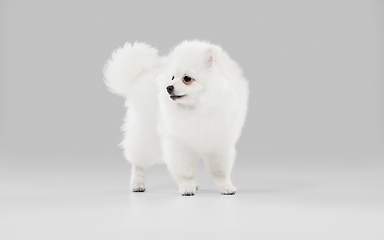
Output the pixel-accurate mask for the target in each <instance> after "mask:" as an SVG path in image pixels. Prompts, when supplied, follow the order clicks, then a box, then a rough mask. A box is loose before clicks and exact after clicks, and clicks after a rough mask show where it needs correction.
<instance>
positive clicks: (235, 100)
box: [103, 40, 249, 196]
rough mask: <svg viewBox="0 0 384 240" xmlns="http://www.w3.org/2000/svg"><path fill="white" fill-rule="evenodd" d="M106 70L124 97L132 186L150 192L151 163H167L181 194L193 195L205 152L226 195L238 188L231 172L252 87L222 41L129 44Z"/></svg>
mask: <svg viewBox="0 0 384 240" xmlns="http://www.w3.org/2000/svg"><path fill="white" fill-rule="evenodd" d="M103 72H104V80H105V83H106V85H107V86H108V88H109V90H110V91H112V92H113V93H115V94H118V95H121V96H123V97H124V98H125V99H126V101H125V106H126V107H127V108H128V111H127V115H126V118H125V122H124V126H123V131H124V139H123V141H122V143H121V146H122V148H123V149H124V156H125V157H126V159H127V160H128V161H129V162H131V163H132V176H131V184H130V185H131V190H132V191H134V192H143V191H145V184H144V173H145V170H146V169H147V168H148V167H150V166H152V165H154V164H156V163H161V162H165V163H166V164H167V167H168V170H169V172H170V173H171V175H172V177H173V178H174V179H175V181H176V182H177V184H178V186H179V191H180V193H181V195H183V196H193V195H194V194H195V192H196V190H197V189H198V187H199V186H198V184H197V182H196V180H195V171H196V163H197V161H198V159H199V158H203V159H204V161H205V164H206V167H207V168H208V170H209V173H210V174H211V175H212V178H213V180H214V182H215V184H216V185H217V187H218V188H219V190H220V192H221V194H224V195H233V194H235V193H236V188H235V187H234V186H233V184H232V181H231V178H230V173H231V169H232V166H233V164H234V161H235V155H236V149H235V144H236V142H237V140H238V139H239V137H240V134H241V130H242V128H243V125H244V121H245V117H246V112H247V105H248V92H249V91H248V82H247V80H246V79H245V78H244V76H243V73H242V70H241V69H240V67H239V66H238V64H237V63H236V62H235V61H233V60H232V59H231V58H230V57H229V55H228V54H227V53H226V52H225V51H223V49H222V48H221V47H219V46H217V45H213V44H210V43H208V42H203V41H197V40H194V41H184V42H182V43H181V44H179V45H178V46H176V47H174V48H173V49H172V50H171V52H170V53H169V54H168V56H163V57H160V56H159V55H158V51H157V49H155V48H153V47H151V46H150V45H148V44H145V43H140V42H135V43H134V44H131V43H126V44H125V45H124V46H123V47H121V48H118V49H117V50H115V51H114V52H113V53H112V56H111V58H110V59H109V60H108V61H107V63H106V64H105V67H104V69H103Z"/></svg>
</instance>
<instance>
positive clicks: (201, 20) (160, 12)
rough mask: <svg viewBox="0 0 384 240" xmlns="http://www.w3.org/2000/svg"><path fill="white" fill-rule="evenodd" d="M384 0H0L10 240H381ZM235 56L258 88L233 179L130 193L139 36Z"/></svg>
mask: <svg viewBox="0 0 384 240" xmlns="http://www.w3.org/2000/svg"><path fill="white" fill-rule="evenodd" d="M383 31H384V4H383V2H382V1H316V2H314V1H263V2H261V1H254V2H252V3H251V2H246V1H232V2H223V1H190V2H182V1H174V2H170V1H153V2H146V1H108V2H107V1H103V2H101V1H100V2H97V1H60V2H58V1H0V161H1V162H0V164H1V165H0V239H4V240H8V239H128V238H130V239H147V238H149V237H164V236H166V237H169V238H170V239H173V238H176V237H181V236H182V237H183V238H185V239H189V238H193V237H195V236H199V237H200V238H202V239H206V238H208V237H215V238H232V239H233V237H237V238H239V239H383V238H384V232H383V230H382V223H383V221H384V218H383V217H384V205H383V202H384V201H383V200H384V192H383V190H384V188H383V180H384V177H383V167H384V166H383V165H384V164H383V159H384V151H383V146H384V128H383V127H384V112H383V111H384V99H383V90H384V89H383V87H384V82H383V80H384V70H383V66H384V46H383V43H384V32H383ZM184 39H202V40H209V41H211V42H213V43H217V44H219V45H221V46H222V47H223V48H224V49H225V50H226V51H227V52H228V53H229V54H230V55H231V56H232V58H233V59H235V60H236V61H238V62H239V64H240V65H241V66H242V68H243V70H244V73H245V76H246V77H247V78H248V80H249V82H250V87H251V96H250V105H249V114H248V118H247V122H246V126H245V129H244V131H243V135H242V137H241V140H240V141H239V143H238V157H237V162H236V164H235V167H234V170H233V174H232V178H233V182H234V184H235V186H236V187H237V188H238V193H237V195H236V196H221V195H220V193H219V191H218V190H217V189H216V187H215V186H214V185H213V182H212V180H211V179H210V177H209V175H208V174H207V172H206V170H205V167H204V166H203V164H202V163H201V164H200V165H199V166H198V173H197V180H198V181H199V183H200V186H201V188H200V189H199V190H198V192H197V194H196V195H195V196H194V197H192V198H185V197H184V198H183V197H181V196H179V194H178V191H177V186H176V184H175V183H174V181H173V180H172V179H171V177H170V175H169V174H168V172H167V170H166V167H165V166H164V165H159V166H156V167H153V168H151V169H149V170H148V172H147V179H146V185H147V191H146V192H145V193H131V192H130V191H129V177H130V166H129V164H128V163H127V162H126V161H125V159H124V158H123V155H122V151H121V150H120V149H119V148H118V147H117V145H118V143H119V142H120V140H121V132H120V125H121V124H122V120H123V116H124V112H125V109H124V107H123V99H121V98H118V97H116V96H115V95H113V94H111V93H109V92H108V91H107V90H106V87H105V85H104V83H103V81H102V72H101V69H102V67H103V65H104V63H105V61H106V60H107V58H109V56H110V54H111V52H112V51H113V50H114V49H115V48H117V47H119V46H122V45H123V44H124V43H125V42H126V41H130V42H133V41H136V40H139V41H145V42H147V43H149V44H152V45H153V46H156V47H158V48H159V50H160V53H161V54H166V53H168V51H169V49H170V48H172V47H173V46H174V45H175V44H177V43H179V42H180V41H182V40H184Z"/></svg>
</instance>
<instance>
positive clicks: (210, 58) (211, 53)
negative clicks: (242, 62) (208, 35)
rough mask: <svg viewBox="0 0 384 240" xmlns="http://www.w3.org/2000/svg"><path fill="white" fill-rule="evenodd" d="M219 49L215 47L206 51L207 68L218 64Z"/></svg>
mask: <svg viewBox="0 0 384 240" xmlns="http://www.w3.org/2000/svg"><path fill="white" fill-rule="evenodd" d="M217 53H218V52H217V49H216V48H215V47H209V48H208V49H207V51H206V54H205V56H206V58H205V63H206V66H207V67H211V66H212V65H214V64H215V63H216V62H217Z"/></svg>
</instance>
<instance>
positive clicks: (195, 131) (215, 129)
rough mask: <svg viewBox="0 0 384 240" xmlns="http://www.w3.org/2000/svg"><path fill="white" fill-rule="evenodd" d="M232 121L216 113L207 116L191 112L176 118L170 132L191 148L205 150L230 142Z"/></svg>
mask: <svg viewBox="0 0 384 240" xmlns="http://www.w3.org/2000/svg"><path fill="white" fill-rule="evenodd" d="M230 121H231V120H230V118H229V116H226V115H223V114H220V113H218V112H215V111H212V112H209V113H205V114H204V113H199V112H197V113H194V112H190V113H186V114H180V115H176V116H174V117H173V118H172V119H171V121H170V122H169V124H170V125H169V126H170V128H168V130H169V131H171V132H172V134H173V135H174V136H175V137H177V138H178V139H180V140H182V141H183V142H185V143H187V144H189V145H190V146H191V147H193V148H198V149H202V150H203V149H206V148H212V147H217V146H218V145H220V144H221V143H223V142H224V141H227V140H228V137H229V136H230V132H231V130H230ZM207 150H209V149H207Z"/></svg>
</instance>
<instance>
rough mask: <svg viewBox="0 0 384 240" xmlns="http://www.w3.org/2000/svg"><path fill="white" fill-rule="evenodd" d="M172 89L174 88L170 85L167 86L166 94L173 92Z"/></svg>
mask: <svg viewBox="0 0 384 240" xmlns="http://www.w3.org/2000/svg"><path fill="white" fill-rule="evenodd" d="M173 89H174V87H173V86H172V85H169V86H168V87H167V92H168V93H171V92H172V91H173Z"/></svg>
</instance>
